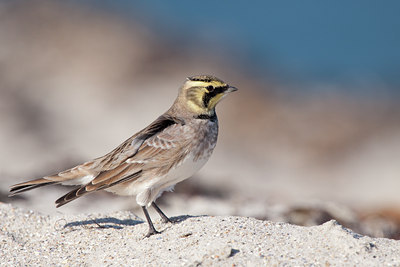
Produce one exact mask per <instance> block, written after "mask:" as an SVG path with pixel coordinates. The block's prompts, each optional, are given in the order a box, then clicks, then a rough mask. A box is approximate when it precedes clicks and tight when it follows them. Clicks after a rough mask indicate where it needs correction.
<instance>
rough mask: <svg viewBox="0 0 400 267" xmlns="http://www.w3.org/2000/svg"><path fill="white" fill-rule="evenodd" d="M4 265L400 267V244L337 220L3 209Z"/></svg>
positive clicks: (0, 252) (0, 208) (0, 259)
mask: <svg viewBox="0 0 400 267" xmlns="http://www.w3.org/2000/svg"><path fill="white" fill-rule="evenodd" d="M0 217H1V223H0V226H1V227H0V236H1V243H0V244H1V249H0V265H2V266H3V265H4V266H23V265H29V266H33V265H41V266H50V265H51V266H82V265H83V266H101V265H103V266H104V265H116V266H120V265H131V266H132V265H134V266H144V265H146V266H149V265H150V266H165V265H171V266H182V265H183V266H197V265H205V266H209V265H214V266H232V265H239V266H261V265H264V266H265V265H271V264H278V265H284V264H287V265H291V266H293V265H297V266H299V265H300V266H302V265H310V264H313V265H317V266H318V265H324V266H330V265H339V266H343V265H347V266H349V265H351V266H353V265H354V266H361V265H362V266H385V265H386V266H399V265H400V253H399V251H400V241H395V240H390V239H385V238H370V237H367V236H361V235H358V234H356V233H354V232H352V231H351V230H348V229H345V228H343V227H342V226H341V225H339V224H337V223H336V222H335V221H330V222H327V223H325V224H323V225H320V226H314V227H300V226H294V225H290V224H286V223H272V222H269V221H261V220H256V219H253V218H245V217H214V216H193V217H192V216H180V217H175V218H173V220H175V221H176V222H175V223H174V224H163V223H161V221H160V220H159V219H158V218H154V221H155V227H156V228H157V229H159V230H160V231H162V233H161V234H159V235H155V236H151V237H150V238H144V234H145V233H146V232H147V224H146V223H143V221H142V220H141V219H140V218H138V217H136V216H135V215H134V214H132V213H129V212H115V213H110V214H89V215H60V214H59V215H51V216H44V215H41V214H40V213H37V212H33V211H26V210H23V209H20V208H16V207H14V206H11V205H8V204H0Z"/></svg>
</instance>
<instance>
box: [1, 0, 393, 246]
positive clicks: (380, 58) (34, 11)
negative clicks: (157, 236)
mask: <svg viewBox="0 0 400 267" xmlns="http://www.w3.org/2000/svg"><path fill="white" fill-rule="evenodd" d="M399 10H400V3H399V2H398V1H394V0H393V1H390V0H387V1H384V2H379V3H378V2H376V1H369V0H364V1H351V2H348V1H344V0H340V1H334V2H329V3H328V2H320V1H301V2H299V1H284V2H279V1H274V2H272V1H271V2H270V1H252V2H251V4H249V3H248V2H240V1H218V2H215V1H209V0H206V1H202V2H196V3H194V2H182V1H151V2H147V1H132V0H129V1H128V0H118V1H106V0H101V1H99V0H97V1H94V0H93V1H89V0H88V1H1V2H0V122H1V123H0V127H1V128H0V129H1V130H0V147H1V151H2V152H1V153H0V157H1V165H0V201H2V202H7V203H13V204H15V205H17V206H21V207H26V208H29V209H33V210H39V211H41V212H43V213H47V214H51V213H56V212H62V213H83V212H107V211H112V210H124V209H125V210H132V211H134V212H137V213H138V215H139V216H141V212H140V209H139V207H138V206H137V205H136V203H135V201H134V199H133V198H127V197H117V196H114V195H111V194H109V193H105V192H98V193H96V194H92V195H89V196H87V197H85V198H83V199H79V200H77V201H74V202H72V203H71V204H69V205H66V206H64V207H62V208H60V209H56V208H55V206H54V201H55V200H56V199H57V198H58V197H60V196H61V195H62V194H64V193H66V192H67V191H68V190H70V189H72V188H64V187H59V186H53V187H49V188H42V189H37V190H34V191H31V192H28V193H26V194H22V195H20V196H17V197H13V198H8V197H7V195H8V190H9V186H10V185H12V184H15V183H18V182H22V181H25V180H28V179H31V178H37V177H41V176H44V175H47V174H51V173H55V172H59V171H61V170H64V169H67V168H70V167H73V166H74V165H76V164H78V163H81V162H84V161H87V160H90V159H92V158H95V157H98V156H101V155H104V154H105V153H107V152H109V151H111V150H112V149H113V148H114V147H115V146H117V145H119V144H120V143H121V142H122V141H123V140H125V139H127V138H128V137H129V136H131V135H132V134H134V133H135V132H137V131H138V130H141V129H142V128H144V127H145V126H147V125H148V124H149V123H150V122H152V120H154V119H155V118H156V117H157V116H158V115H159V114H161V113H163V112H164V111H166V110H167V109H168V108H169V106H170V105H171V104H172V102H173V100H174V99H175V97H176V95H177V92H178V88H179V86H180V85H181V84H182V83H183V81H184V80H185V77H187V76H191V75H195V74H212V75H215V76H217V77H219V78H221V79H222V80H224V81H226V82H227V83H229V84H231V85H234V86H236V87H238V88H239V91H238V92H236V93H235V94H232V95H230V96H229V97H228V98H226V99H225V100H224V102H223V103H221V104H220V105H219V106H218V107H217V112H218V115H219V120H220V135H219V143H218V145H217V148H216V149H215V151H214V154H213V156H212V158H211V160H210V161H209V162H208V164H207V165H206V166H205V167H204V168H203V169H202V170H201V171H200V172H199V173H198V174H196V175H195V176H194V177H193V178H191V179H188V180H186V181H184V182H182V183H180V184H179V185H178V186H177V187H176V190H175V191H176V192H175V193H165V194H164V196H163V197H162V198H161V199H159V201H160V205H161V207H163V208H164V210H165V212H166V214H168V215H170V216H178V215H182V214H192V215H199V214H208V215H240V216H253V217H256V218H259V219H268V220H274V221H286V222H290V223H294V224H299V225H315V224H320V223H323V222H325V221H327V220H330V219H332V218H333V219H336V220H338V221H339V222H340V223H342V224H343V225H345V226H347V227H350V228H352V229H353V230H355V231H357V232H359V233H362V234H368V235H372V236H378V237H389V238H396V239H400V194H399V188H400V164H399V161H400V106H399V104H398V103H399V100H400V88H399V86H400V75H399V70H400V52H399V47H400V17H399V16H398V11H399ZM153 215H154V216H156V215H155V214H153ZM154 218H156V217H154Z"/></svg>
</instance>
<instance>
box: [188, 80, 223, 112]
mask: <svg viewBox="0 0 400 267" xmlns="http://www.w3.org/2000/svg"><path fill="white" fill-rule="evenodd" d="M227 86H228V85H227V84H225V83H224V82H221V81H218V80H211V81H191V80H189V81H187V82H186V84H185V87H186V88H187V89H186V96H187V100H188V105H189V107H190V109H191V110H193V111H194V112H195V113H198V114H211V113H213V112H214V108H215V106H216V105H217V103H218V102H219V101H220V100H221V99H222V98H223V97H224V95H225V93H224V92H218V93H216V94H213V92H215V91H214V90H215V88H225V87H227ZM210 87H211V88H210Z"/></svg>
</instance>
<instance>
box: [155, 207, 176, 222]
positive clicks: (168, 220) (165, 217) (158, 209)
mask: <svg viewBox="0 0 400 267" xmlns="http://www.w3.org/2000/svg"><path fill="white" fill-rule="evenodd" d="M151 205H152V206H153V208H154V209H155V210H156V211H157V212H158V214H160V217H161V219H162V221H163V222H164V223H168V222H170V223H172V221H171V220H170V219H169V218H168V217H167V216H166V215H165V214H164V212H162V210H161V209H160V208H159V207H158V206H157V205H156V203H155V202H153V203H151Z"/></svg>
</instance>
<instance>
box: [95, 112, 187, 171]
mask: <svg viewBox="0 0 400 267" xmlns="http://www.w3.org/2000/svg"><path fill="white" fill-rule="evenodd" d="M177 123H180V124H181V123H184V122H183V121H180V120H179V119H177V118H174V117H172V116H170V115H168V114H163V115H161V116H160V117H158V118H157V119H156V120H155V121H154V122H152V123H151V124H150V125H149V126H147V127H146V128H144V129H143V130H141V131H140V132H139V133H137V134H135V135H133V136H132V137H130V138H129V139H127V140H126V141H125V142H123V143H122V144H121V145H119V146H118V147H117V148H116V149H114V150H113V151H111V152H110V153H108V154H106V155H105V156H103V157H100V158H97V159H95V161H96V163H97V165H98V168H99V169H101V170H111V169H115V168H116V167H118V166H119V165H121V164H122V163H123V162H125V161H126V160H127V159H128V158H131V157H134V156H135V155H136V153H137V152H138V150H139V149H140V147H141V146H142V144H143V143H144V142H145V141H146V140H147V139H148V138H150V137H152V136H154V135H156V134H157V133H159V132H161V131H163V130H164V129H166V128H168V127H169V126H171V125H174V124H177Z"/></svg>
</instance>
